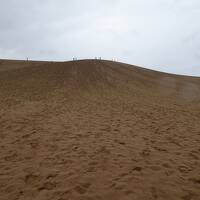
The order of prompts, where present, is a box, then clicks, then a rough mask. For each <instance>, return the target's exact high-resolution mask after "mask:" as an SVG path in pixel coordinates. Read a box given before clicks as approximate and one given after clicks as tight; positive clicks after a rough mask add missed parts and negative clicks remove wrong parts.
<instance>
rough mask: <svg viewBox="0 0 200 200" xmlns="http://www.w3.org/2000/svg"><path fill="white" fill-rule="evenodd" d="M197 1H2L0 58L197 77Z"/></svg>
mask: <svg viewBox="0 0 200 200" xmlns="http://www.w3.org/2000/svg"><path fill="white" fill-rule="evenodd" d="M199 11H200V2H199V1H198V0H191V1H187V0H152V1H145V0H140V1H136V0H123V1H122V0H115V1H114V0H109V1H106V0H85V1H81V0H73V1H69V0H59V1H54V0H43V1H40V0H34V1H27V0H20V1H19V0H3V1H2V2H1V7H0V57H1V58H13V59H24V58H26V57H27V56H28V57H30V58H32V59H36V60H69V59H72V57H74V56H76V57H78V58H94V57H95V56H101V57H103V58H105V59H112V58H117V59H118V60H119V61H122V62H126V63H130V64H135V65H141V66H144V67H148V68H151V69H156V70H162V71H166V72H171V73H179V74H188V75H196V76H200V66H199V61H200V43H199V41H200V40H199V32H200V25H199V23H198V18H199V17H200V12H199Z"/></svg>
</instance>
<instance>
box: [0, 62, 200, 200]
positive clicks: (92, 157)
mask: <svg viewBox="0 0 200 200" xmlns="http://www.w3.org/2000/svg"><path fill="white" fill-rule="evenodd" d="M0 199H1V200H47V199H48V200H50V199H52V200H129V199H130V200H156V199H158V200H166V199H167V200H179V199H180V200H199V199H200V78H194V77H186V76H176V75H171V74H166V73H160V72H155V71H151V70H146V69H142V68H138V67H136V66H130V65H126V64H122V63H116V62H111V61H103V60H84V61H73V62H60V63H57V62H32V61H29V62H26V61H8V60H0Z"/></svg>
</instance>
